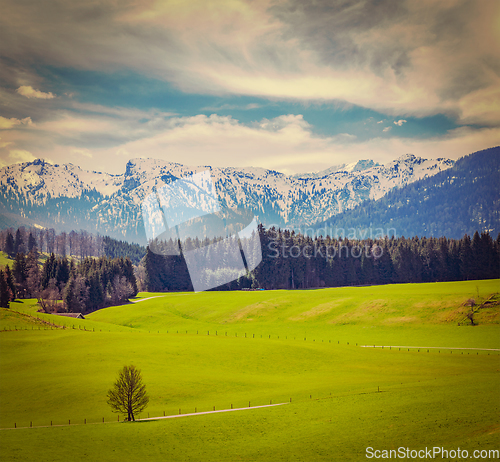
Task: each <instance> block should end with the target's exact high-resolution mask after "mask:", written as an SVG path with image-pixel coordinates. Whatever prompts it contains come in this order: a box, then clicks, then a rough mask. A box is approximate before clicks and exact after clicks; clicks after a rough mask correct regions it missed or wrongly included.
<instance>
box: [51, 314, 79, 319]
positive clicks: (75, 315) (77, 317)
mask: <svg viewBox="0 0 500 462" xmlns="http://www.w3.org/2000/svg"><path fill="white" fill-rule="evenodd" d="M55 314H57V316H66V317H68V318H75V319H85V317H84V316H83V314H82V313H55Z"/></svg>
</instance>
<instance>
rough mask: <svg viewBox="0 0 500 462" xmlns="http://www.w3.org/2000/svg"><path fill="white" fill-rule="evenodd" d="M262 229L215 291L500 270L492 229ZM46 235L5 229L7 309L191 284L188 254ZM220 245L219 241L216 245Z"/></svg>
mask: <svg viewBox="0 0 500 462" xmlns="http://www.w3.org/2000/svg"><path fill="white" fill-rule="evenodd" d="M52 231H53V230H52ZM258 233H259V237H260V243H261V249H260V250H261V253H262V262H261V263H260V264H259V265H258V266H257V267H256V268H255V270H254V271H252V272H250V273H247V274H246V275H245V276H242V277H240V278H239V279H236V280H234V281H232V282H229V283H227V284H224V285H222V286H219V287H217V288H215V289H213V290H251V289H310V288H320V287H340V286H357V285H372V284H390V283H419V282H439V281H460V280H473V279H491V278H499V277H500V235H499V236H497V238H496V239H495V240H494V239H493V238H492V237H491V236H490V235H489V234H488V233H485V232H483V233H481V234H479V233H478V232H475V233H474V235H473V236H472V237H470V236H468V235H465V236H464V237H463V238H461V239H447V238H444V237H442V238H425V237H422V238H418V237H413V238H404V237H400V238H395V237H391V238H387V237H386V238H380V239H364V240H350V239H348V238H339V239H335V238H330V237H326V238H324V237H322V236H319V237H317V238H311V237H309V236H304V235H302V234H295V233H294V232H293V231H291V232H290V231H289V230H280V229H275V228H271V229H268V230H266V229H265V228H264V227H263V226H262V225H260V226H259V228H258ZM35 236H36V237H35ZM47 236H49V237H48V241H47ZM66 238H67V236H66ZM45 239H46V242H45V244H43V243H41V242H40V235H39V234H38V235H37V234H36V233H33V232H28V231H27V230H25V229H18V230H17V231H16V232H13V230H9V231H7V232H1V233H0V245H1V246H2V250H3V251H4V252H6V253H7V254H8V255H9V256H10V257H11V258H12V259H13V263H12V265H11V266H9V265H6V266H5V268H4V269H3V270H0V306H2V307H8V306H9V303H10V302H11V301H13V300H14V299H15V298H37V299H38V301H39V303H40V305H41V307H42V309H43V310H44V311H46V312H74V313H79V312H82V313H88V312H91V311H94V310H96V309H99V308H103V307H106V306H110V305H116V304H120V303H124V302H126V301H127V300H128V298H130V297H133V296H135V295H136V294H137V293H138V291H139V290H148V291H153V292H162V291H192V290H193V287H192V284H191V279H190V275H189V272H188V269H187V266H186V263H185V260H184V257H183V256H182V252H181V254H180V255H178V256H164V255H160V254H157V253H154V252H152V251H151V249H150V247H147V248H146V249H144V248H142V247H140V246H137V245H131V244H128V243H125V242H120V241H115V240H113V239H109V238H98V237H96V236H93V235H89V234H86V233H82V234H78V233H74V234H73V235H72V240H73V242H72V244H71V246H72V249H73V251H74V252H75V253H76V255H75V253H69V252H68V254H66V250H69V249H70V244H68V243H67V242H66V244H65V245H62V244H61V243H60V241H61V235H57V234H55V233H53V232H51V231H49V230H47V235H45ZM58 242H59V244H57V243H58ZM203 244H205V245H206V244H210V242H204V243H203ZM39 245H40V246H43V249H44V250H45V251H46V250H53V251H52V252H50V253H48V252H45V254H44V255H45V256H46V258H45V259H44V260H43V259H41V258H40V252H39V250H38V249H39V247H38V246H39ZM169 245H173V244H172V243H169ZM220 248H223V247H217V246H213V249H214V250H213V252H217V249H220ZM82 249H83V250H82ZM104 249H109V250H108V252H109V253H111V255H109V254H105V253H104ZM54 250H55V251H54ZM57 250H59V251H61V250H64V253H63V252H59V253H58V252H57ZM129 251H133V252H132V255H133V256H134V261H132V260H131V259H130V258H128V257H124V256H123V255H126V254H127V252H129ZM141 256H142V259H141ZM213 257H214V258H215V259H216V260H217V261H219V262H224V260H225V256H224V255H215V254H213ZM42 260H43V264H41V261H42ZM214 271H215V272H218V271H220V272H224V271H227V267H225V266H224V265H223V263H222V264H221V266H220V267H219V268H215V269H214V268H213V267H212V268H211V269H210V270H207V278H208V277H210V276H213V274H212V275H210V274H208V273H209V272H211V273H213V272H214Z"/></svg>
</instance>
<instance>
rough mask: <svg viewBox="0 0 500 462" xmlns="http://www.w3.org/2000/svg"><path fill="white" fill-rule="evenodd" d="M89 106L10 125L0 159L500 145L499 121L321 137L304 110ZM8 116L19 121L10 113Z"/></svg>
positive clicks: (234, 162) (355, 154)
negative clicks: (243, 115) (250, 118)
mask: <svg viewBox="0 0 500 462" xmlns="http://www.w3.org/2000/svg"><path fill="white" fill-rule="evenodd" d="M82 107H83V108H85V110H82V111H80V112H71V111H66V112H59V113H58V117H51V118H50V120H46V121H40V122H38V123H37V125H36V126H31V127H27V128H28V129H27V130H22V131H21V130H18V129H17V127H19V123H17V125H13V127H12V128H11V129H10V130H4V131H3V132H2V139H1V142H2V143H1V144H0V157H1V158H2V159H4V162H7V163H13V162H19V161H27V160H32V159H33V158H35V157H39V158H47V157H50V158H51V159H52V160H53V161H54V162H57V163H66V162H68V158H71V157H73V158H77V162H78V164H79V165H80V166H81V167H82V168H86V169H89V170H100V171H106V172H109V173H123V171H124V170H125V164H126V162H127V161H128V160H129V159H131V158H134V157H148V158H158V159H164V160H165V161H168V162H178V163H181V164H185V165H193V166H195V165H196V166H197V165H213V166H219V167H228V166H231V167H237V168H238V167H249V166H252V167H262V168H269V169H273V170H278V171H282V172H284V173H299V172H308V171H318V170H322V169H325V168H329V167H331V166H332V165H338V164H341V163H349V162H353V161H355V160H359V159H373V160H375V161H377V162H381V163H384V162H389V161H391V160H393V159H395V158H397V157H399V156H401V155H402V154H404V153H407V152H411V153H413V154H415V155H419V156H421V157H424V158H435V157H451V158H454V159H456V158H458V157H461V156H463V155H467V154H470V153H472V152H474V151H477V150H480V149H485V148H488V147H491V146H496V145H500V129H498V128H494V127H491V128H484V129H477V128H476V129H475V128H470V127H462V128H460V129H457V130H452V131H450V132H448V133H447V134H446V135H445V136H441V137H434V138H431V139H427V140H426V139H420V138H419V139H411V138H402V137H395V136H393V137H388V136H387V135H382V134H381V136H380V137H376V138H371V139H369V140H366V141H363V140H360V139H358V138H356V137H355V136H354V135H352V134H349V133H342V134H339V135H336V136H319V135H317V134H315V132H314V127H313V126H312V125H310V124H309V123H308V121H306V120H305V119H304V117H303V116H302V115H301V114H283V115H280V116H278V117H274V118H263V119H260V120H256V121H254V122H253V123H242V122H240V121H239V120H237V119H235V118H232V117H230V116H220V115H217V114H212V115H210V116H206V115H203V114H199V115H195V116H188V117H180V116H171V115H168V113H162V112H159V111H140V110H135V109H134V110H130V111H128V112H127V111H126V110H124V111H123V112H122V111H120V110H119V108H114V109H115V110H108V109H109V108H103V112H99V109H100V106H95V105H83V106H82ZM1 120H2V119H0V121H1ZM5 120H7V121H9V122H8V123H9V124H11V125H12V122H10V120H11V119H5ZM16 120H18V119H16ZM390 129H391V127H385V128H384V130H385V131H386V132H387V131H389V130H390ZM70 156H71V157H70Z"/></svg>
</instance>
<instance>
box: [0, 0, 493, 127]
mask: <svg viewBox="0 0 500 462" xmlns="http://www.w3.org/2000/svg"><path fill="white" fill-rule="evenodd" d="M499 10H500V4H499V3H498V2H488V1H484V2H477V1H474V0H463V1H454V0H451V1H447V2H422V1H420V0H407V1H402V2H397V3H394V2H387V1H382V2H373V1H355V0H352V1H348V2H336V1H315V2H312V1H308V0H288V1H281V2H273V1H271V0H259V1H256V2H247V1H245V0H231V1H221V2H206V1H201V0H190V1H186V2H133V1H126V2H119V3H116V2H114V1H112V0H104V1H102V2H99V4H93V3H90V4H87V3H84V4H82V3H78V2H77V3H73V2H66V3H61V2H59V1H56V0H47V1H45V2H43V3H40V2H39V3H36V2H35V3H33V2H31V3H30V4H29V5H28V4H25V3H20V2H16V1H15V0H6V1H5V2H4V5H3V8H2V20H1V21H2V27H1V28H0V31H1V32H0V40H1V41H2V43H3V44H4V50H6V52H5V54H6V57H7V58H8V59H11V60H12V61H13V62H19V61H23V62H29V61H30V60H33V61H35V62H41V63H45V64H49V65H58V66H67V67H72V68H78V69H93V70H101V71H116V70H124V69H125V70H134V71H136V72H140V73H143V74H145V75H148V76H153V77H156V78H160V79H164V80H166V81H169V82H171V83H173V84H175V85H177V86H178V87H179V88H181V89H183V90H185V91H190V92H197V93H214V94H238V95H255V96H262V97H267V98H278V99H291V100H300V101H310V100H322V101H325V100H326V101H333V100H336V99H339V100H342V101H347V102H348V103H352V104H356V105H361V106H363V107H368V108H372V109H375V110H379V111H384V112H385V113H387V114H388V115H393V116H397V115H401V116H404V115H410V114H411V115H415V116H423V115H430V114H437V113H446V114H451V115H454V116H456V117H457V118H458V119H459V120H462V121H463V122H464V123H465V122H467V123H469V121H474V123H483V124H498V123H499V116H498V113H499V112H500V111H495V104H497V103H494V101H498V98H499V77H498V73H497V71H496V70H495V69H498V66H499V59H498V56H499V55H500V40H499V37H498V28H497V26H496V21H498V19H497V18H498V13H499ZM19 30H22V31H23V40H18V36H19ZM20 88H26V90H23V91H26V93H27V94H30V95H31V97H46V98H48V97H50V96H49V95H51V93H43V92H41V91H39V90H34V89H33V88H32V87H30V86H28V85H23V86H22V87H20ZM27 94H26V96H27ZM36 95H38V96H36ZM52 96H53V95H52ZM496 107H498V106H496Z"/></svg>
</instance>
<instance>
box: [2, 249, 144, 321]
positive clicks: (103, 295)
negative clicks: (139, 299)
mask: <svg viewBox="0 0 500 462" xmlns="http://www.w3.org/2000/svg"><path fill="white" fill-rule="evenodd" d="M0 292H1V293H0V306H2V307H4V308H8V307H9V303H10V302H11V301H14V300H15V299H16V298H37V299H38V302H39V304H40V306H41V307H42V309H43V310H44V311H45V312H47V313H53V312H69V313H89V312H91V311H94V310H96V309H99V308H103V307H105V306H110V305H117V304H120V303H124V302H126V301H127V300H128V298H130V297H133V296H135V295H137V293H138V288H137V281H136V278H135V275H134V267H133V264H132V262H131V260H130V259H128V258H123V257H121V258H113V259H112V258H109V257H98V258H92V257H86V258H84V259H83V260H82V261H81V262H75V260H74V259H68V258H67V257H64V256H56V255H55V254H54V253H52V254H50V255H49V257H48V258H47V259H46V260H45V262H44V264H43V266H42V268H40V265H39V253H38V250H37V248H36V247H35V248H33V249H31V250H30V251H29V252H28V254H27V255H25V254H24V253H22V252H20V253H18V254H17V255H16V256H15V259H14V262H13V264H12V269H11V268H10V267H9V265H6V266H5V269H4V270H0Z"/></svg>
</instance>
